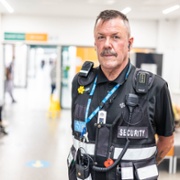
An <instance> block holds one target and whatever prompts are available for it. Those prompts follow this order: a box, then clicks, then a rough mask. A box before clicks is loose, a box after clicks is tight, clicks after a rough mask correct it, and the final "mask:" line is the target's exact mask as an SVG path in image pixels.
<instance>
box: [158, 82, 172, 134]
mask: <svg viewBox="0 0 180 180" xmlns="http://www.w3.org/2000/svg"><path fill="white" fill-rule="evenodd" d="M155 121H156V133H157V134H158V135H160V136H171V135H172V134H173V132H174V127H175V126H174V113H173V109H172V102H171V97H170V92H169V89H168V86H167V83H165V84H164V85H163V86H162V88H161V89H160V91H159V92H158V93H157V96H156V113H155Z"/></svg>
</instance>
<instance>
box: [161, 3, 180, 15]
mask: <svg viewBox="0 0 180 180" xmlns="http://www.w3.org/2000/svg"><path fill="white" fill-rule="evenodd" d="M179 8H180V5H178V4H177V5H175V6H172V7H170V8H167V9H165V10H163V11H162V13H163V14H168V13H171V12H173V11H175V10H177V9H179Z"/></svg>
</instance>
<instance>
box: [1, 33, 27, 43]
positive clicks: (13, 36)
mask: <svg viewBox="0 0 180 180" xmlns="http://www.w3.org/2000/svg"><path fill="white" fill-rule="evenodd" d="M4 40H15V41H24V40H25V33H11V32H5V33H4Z"/></svg>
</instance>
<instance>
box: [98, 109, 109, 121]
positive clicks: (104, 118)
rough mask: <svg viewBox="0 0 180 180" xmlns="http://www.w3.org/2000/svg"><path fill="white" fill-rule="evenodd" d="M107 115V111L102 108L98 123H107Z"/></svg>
mask: <svg viewBox="0 0 180 180" xmlns="http://www.w3.org/2000/svg"><path fill="white" fill-rule="evenodd" d="M106 116H107V112H106V111H104V110H101V111H99V112H98V119H97V123H98V124H106Z"/></svg>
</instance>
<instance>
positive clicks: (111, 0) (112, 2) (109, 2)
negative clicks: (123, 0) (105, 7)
mask: <svg viewBox="0 0 180 180" xmlns="http://www.w3.org/2000/svg"><path fill="white" fill-rule="evenodd" d="M114 3H115V0H108V1H107V2H106V4H114Z"/></svg>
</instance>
